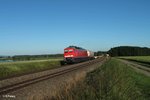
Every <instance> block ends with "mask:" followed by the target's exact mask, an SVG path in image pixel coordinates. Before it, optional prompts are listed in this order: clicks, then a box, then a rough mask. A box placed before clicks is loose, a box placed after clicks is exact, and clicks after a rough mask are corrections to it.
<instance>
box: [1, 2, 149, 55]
mask: <svg viewBox="0 0 150 100" xmlns="http://www.w3.org/2000/svg"><path fill="white" fill-rule="evenodd" d="M149 4H150V1H149V0H145V1H142V0H126V1H119V0H113V1H112V0H107V1H104V0H100V1H99V0H86V1H85V0H76V1H69V0H64V1H61V0H57V1H49V0H37V1H34V0H26V1H20V0H13V1H11V0H10V1H0V13H1V16H0V45H1V48H0V55H41V54H61V53H63V50H64V48H66V47H68V46H69V45H76V46H79V47H83V48H85V49H88V50H91V51H94V52H96V51H108V50H109V49H110V48H113V47H116V46H125V45H127V46H138V47H148V48H150V38H149V37H150V28H149V27H150V13H149V10H150V6H149Z"/></svg>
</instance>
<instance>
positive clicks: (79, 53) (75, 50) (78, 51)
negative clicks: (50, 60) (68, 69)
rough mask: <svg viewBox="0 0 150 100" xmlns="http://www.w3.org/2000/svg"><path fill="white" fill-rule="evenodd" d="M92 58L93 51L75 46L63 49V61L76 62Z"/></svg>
mask: <svg viewBox="0 0 150 100" xmlns="http://www.w3.org/2000/svg"><path fill="white" fill-rule="evenodd" d="M93 58H94V53H93V52H91V51H88V50H86V49H83V48H81V47H77V46H69V47H67V48H65V49H64V61H65V62H66V63H76V62H82V61H86V60H90V59H93Z"/></svg>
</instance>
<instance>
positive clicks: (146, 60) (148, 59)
mask: <svg viewBox="0 0 150 100" xmlns="http://www.w3.org/2000/svg"><path fill="white" fill-rule="evenodd" d="M119 58H123V59H128V60H133V61H138V62H143V63H150V56H127V57H119Z"/></svg>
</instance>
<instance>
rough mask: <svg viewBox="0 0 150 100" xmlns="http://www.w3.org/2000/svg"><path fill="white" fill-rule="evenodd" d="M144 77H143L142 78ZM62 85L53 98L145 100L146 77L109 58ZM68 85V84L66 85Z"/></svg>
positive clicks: (148, 84) (148, 91)
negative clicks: (83, 74)
mask: <svg viewBox="0 0 150 100" xmlns="http://www.w3.org/2000/svg"><path fill="white" fill-rule="evenodd" d="M143 78H144V80H143ZM78 80H80V81H73V82H71V83H68V84H67V85H65V86H63V87H64V88H63V90H62V91H60V92H59V93H58V94H56V95H55V96H54V97H52V98H50V99H53V100H144V99H145V100H149V99H150V97H149V94H150V78H149V77H146V76H144V75H141V74H138V73H136V72H135V71H133V69H131V68H130V67H129V66H128V65H126V64H123V63H121V62H119V61H118V60H116V59H111V60H110V61H108V62H107V63H105V64H104V65H102V66H101V67H100V68H98V69H96V70H94V71H92V72H90V73H88V74H87V76H86V77H85V79H78ZM68 86H69V88H68Z"/></svg>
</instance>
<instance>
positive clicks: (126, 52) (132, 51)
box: [107, 46, 150, 56]
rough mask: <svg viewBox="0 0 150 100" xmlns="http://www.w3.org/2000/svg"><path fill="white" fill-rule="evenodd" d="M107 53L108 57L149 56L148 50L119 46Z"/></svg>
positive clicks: (145, 48)
mask: <svg viewBox="0 0 150 100" xmlns="http://www.w3.org/2000/svg"><path fill="white" fill-rule="evenodd" d="M107 53H108V54H109V55H110V56H150V48H147V47H134V46H119V47H114V48H111V49H110V50H109V51H108V52H107Z"/></svg>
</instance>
